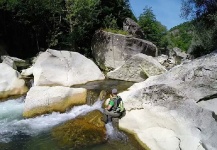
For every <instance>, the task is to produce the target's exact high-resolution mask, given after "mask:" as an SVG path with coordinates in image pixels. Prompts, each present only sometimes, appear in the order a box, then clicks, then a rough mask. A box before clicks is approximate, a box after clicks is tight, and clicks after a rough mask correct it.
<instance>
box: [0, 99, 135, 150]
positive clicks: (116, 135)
mask: <svg viewBox="0 0 217 150" xmlns="http://www.w3.org/2000/svg"><path fill="white" fill-rule="evenodd" d="M101 106H102V102H101V101H96V102H95V103H94V104H93V105H92V106H89V105H82V106H76V107H74V108H72V109H70V110H68V111H67V112H65V113H58V112H53V113H52V114H47V115H41V116H38V117H35V118H30V119H25V118H23V117H22V113H23V109H24V97H21V98H18V99H11V100H8V101H5V102H1V103H0V150H63V149H64V148H61V147H58V145H56V142H55V141H54V139H53V138H52V136H51V134H50V131H51V129H52V128H53V127H55V126H57V125H59V124H61V123H64V122H65V121H67V120H70V119H74V118H75V117H77V116H79V115H84V114H86V113H88V112H90V111H92V110H95V109H98V110H101V111H102V108H101ZM106 130H107V136H108V137H109V140H108V142H107V143H105V144H101V145H97V146H94V147H88V148H83V149H82V150H91V149H92V150H109V149H113V150H119V149H121V150H122V149H125V150H136V149H138V148H137V147H135V146H134V145H132V144H131V143H130V142H129V140H128V137H127V136H126V135H125V134H124V133H122V132H120V131H115V130H114V128H113V127H112V125H111V124H106Z"/></svg>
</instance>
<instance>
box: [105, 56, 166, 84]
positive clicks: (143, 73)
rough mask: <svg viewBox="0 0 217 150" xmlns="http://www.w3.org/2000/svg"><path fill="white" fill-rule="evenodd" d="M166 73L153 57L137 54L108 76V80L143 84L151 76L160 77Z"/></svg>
mask: <svg viewBox="0 0 217 150" xmlns="http://www.w3.org/2000/svg"><path fill="white" fill-rule="evenodd" d="M165 71H166V69H165V67H164V66H162V65H161V64H160V63H159V62H158V61H156V60H155V59H154V58H153V57H151V56H147V55H145V54H141V53H140V54H136V55H134V56H132V57H131V58H130V59H129V60H127V61H126V63H125V64H124V65H122V66H121V67H119V68H117V69H115V70H114V71H111V72H109V73H108V74H107V77H108V78H111V79H118V80H125V81H133V82H141V81H144V80H145V79H147V78H148V77H149V76H154V75H159V74H162V73H164V72H165Z"/></svg>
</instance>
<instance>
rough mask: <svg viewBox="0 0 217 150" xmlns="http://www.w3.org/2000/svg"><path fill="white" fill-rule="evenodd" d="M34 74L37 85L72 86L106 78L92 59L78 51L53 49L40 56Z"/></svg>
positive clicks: (34, 67)
mask: <svg viewBox="0 0 217 150" xmlns="http://www.w3.org/2000/svg"><path fill="white" fill-rule="evenodd" d="M33 75H34V85H35V86H43V85H48V86H53V85H60V86H72V85H76V84H84V83H87V82H89V81H95V80H104V79H105V76H104V75H103V73H102V72H101V71H100V69H99V68H98V67H97V66H96V65H95V64H94V62H93V61H92V60H90V59H87V58H86V57H84V56H83V55H81V54H79V53H77V52H69V51H56V50H51V49H48V50H47V51H46V52H44V53H41V54H40V55H39V56H38V58H37V60H36V62H35V64H34V66H33Z"/></svg>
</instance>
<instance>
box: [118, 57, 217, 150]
mask: <svg viewBox="0 0 217 150" xmlns="http://www.w3.org/2000/svg"><path fill="white" fill-rule="evenodd" d="M216 60H217V54H211V55H207V56H204V57H202V58H200V59H196V60H193V61H191V62H188V63H184V64H182V65H179V66H176V67H174V68H172V69H171V70H169V71H168V72H166V73H164V74H162V75H158V76H153V77H150V78H148V79H147V80H146V81H144V82H141V83H136V84H134V85H133V86H132V87H131V88H129V91H126V92H123V93H121V94H120V96H121V97H122V99H123V100H124V104H125V108H126V110H127V112H126V116H125V117H123V118H122V119H121V120H120V122H119V125H120V127H121V128H122V129H123V130H127V131H130V132H132V133H133V134H135V135H136V136H137V137H138V138H139V139H140V140H141V141H142V142H143V143H145V144H147V146H148V147H149V148H150V149H152V150H175V149H182V150H205V149H210V150H214V149H216V147H217V143H216V139H217V121H216V120H217V119H216V118H217V115H216V113H215V112H216V108H217V102H216V100H217V98H216V95H217V94H216V93H217V86H216V85H217V84H216V81H217V64H216Z"/></svg>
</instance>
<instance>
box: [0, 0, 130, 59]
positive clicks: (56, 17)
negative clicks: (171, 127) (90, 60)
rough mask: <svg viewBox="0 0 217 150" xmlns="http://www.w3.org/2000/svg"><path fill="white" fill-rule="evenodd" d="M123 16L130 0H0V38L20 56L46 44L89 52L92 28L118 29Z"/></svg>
mask: <svg viewBox="0 0 217 150" xmlns="http://www.w3.org/2000/svg"><path fill="white" fill-rule="evenodd" d="M126 17H131V18H132V17H134V15H133V13H132V12H131V10H130V6H129V0H112V1H107V0H1V1H0V18H2V19H1V22H0V28H1V29H2V30H0V36H1V37H0V38H2V39H3V40H4V41H5V42H6V43H7V45H9V46H10V47H9V49H10V51H9V54H10V55H12V56H17V57H20V58H26V57H29V56H33V55H35V53H37V52H38V51H40V50H43V49H47V48H48V47H50V48H56V49H68V50H72V51H78V52H80V53H82V54H85V55H87V56H91V49H90V45H91V44H90V42H91V38H92V36H93V34H94V32H95V30H97V29H100V28H113V29H121V27H122V22H123V20H124V19H125V18H126ZM15 49H16V51H15Z"/></svg>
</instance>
